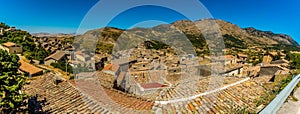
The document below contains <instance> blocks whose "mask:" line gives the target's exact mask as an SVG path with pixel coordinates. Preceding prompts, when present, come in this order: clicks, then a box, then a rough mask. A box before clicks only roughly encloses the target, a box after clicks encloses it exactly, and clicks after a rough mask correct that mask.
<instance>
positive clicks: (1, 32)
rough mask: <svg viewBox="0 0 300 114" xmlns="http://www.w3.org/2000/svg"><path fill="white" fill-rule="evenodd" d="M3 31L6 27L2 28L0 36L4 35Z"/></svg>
mask: <svg viewBox="0 0 300 114" xmlns="http://www.w3.org/2000/svg"><path fill="white" fill-rule="evenodd" d="M3 32H4V28H0V36H2V35H3Z"/></svg>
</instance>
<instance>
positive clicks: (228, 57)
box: [225, 55, 233, 59]
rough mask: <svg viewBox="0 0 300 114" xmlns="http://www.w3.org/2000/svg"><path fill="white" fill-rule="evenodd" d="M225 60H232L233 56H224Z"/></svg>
mask: <svg viewBox="0 0 300 114" xmlns="http://www.w3.org/2000/svg"><path fill="white" fill-rule="evenodd" d="M225 58H226V59H231V58H233V55H226V56H225Z"/></svg>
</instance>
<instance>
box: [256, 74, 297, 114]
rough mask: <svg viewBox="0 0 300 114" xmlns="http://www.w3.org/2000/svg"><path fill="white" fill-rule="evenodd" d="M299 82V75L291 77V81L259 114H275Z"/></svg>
mask: <svg viewBox="0 0 300 114" xmlns="http://www.w3.org/2000/svg"><path fill="white" fill-rule="evenodd" d="M299 81H300V74H298V75H296V76H294V77H293V79H292V81H291V82H290V83H289V84H288V85H287V86H286V87H285V88H284V89H283V90H282V91H281V92H280V93H279V94H278V95H277V96H276V98H274V99H273V100H272V102H271V103H270V104H269V105H268V106H266V107H265V108H264V109H263V110H262V111H261V112H260V113H259V114H275V113H276V112H277V111H278V110H279V108H280V107H281V106H282V105H283V103H284V101H285V100H286V99H287V98H288V96H289V95H290V94H291V92H292V91H293V90H294V88H295V87H296V86H297V84H298V83H299Z"/></svg>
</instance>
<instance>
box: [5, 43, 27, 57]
mask: <svg viewBox="0 0 300 114" xmlns="http://www.w3.org/2000/svg"><path fill="white" fill-rule="evenodd" d="M1 48H2V49H3V50H6V51H7V52H9V53H10V54H21V53H22V52H23V50H22V46H21V45H19V44H16V43H13V42H6V43H3V44H2V45H1Z"/></svg>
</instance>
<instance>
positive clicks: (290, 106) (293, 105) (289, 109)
mask: <svg viewBox="0 0 300 114" xmlns="http://www.w3.org/2000/svg"><path fill="white" fill-rule="evenodd" d="M295 97H296V98H297V99H298V101H293V100H290V99H289V100H288V101H287V102H285V103H284V104H283V105H282V107H281V108H280V109H279V111H278V112H277V114H300V88H298V89H297V90H296V92H295Z"/></svg>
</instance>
